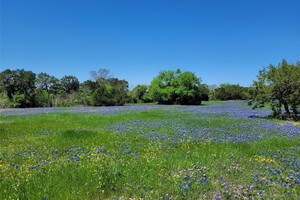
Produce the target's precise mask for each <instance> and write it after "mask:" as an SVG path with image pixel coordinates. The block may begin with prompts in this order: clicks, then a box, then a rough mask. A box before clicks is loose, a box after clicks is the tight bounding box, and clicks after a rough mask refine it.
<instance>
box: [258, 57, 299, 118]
mask: <svg viewBox="0 0 300 200" xmlns="http://www.w3.org/2000/svg"><path fill="white" fill-rule="evenodd" d="M257 77H258V80H257V81H254V83H253V86H254V87H255V94H254V99H253V100H254V101H256V102H257V103H256V105H255V106H254V108H255V107H263V106H264V104H265V103H266V102H270V103H271V106H272V110H273V115H274V116H276V117H284V116H282V113H281V107H283V108H284V110H285V116H286V117H288V118H289V117H291V110H292V111H293V114H294V115H293V116H294V118H297V114H298V112H299V111H298V110H299V105H300V65H299V64H298V63H297V64H296V65H294V64H289V63H287V61H286V60H282V62H281V63H279V64H278V66H277V67H276V66H274V65H269V66H268V67H267V68H264V69H263V70H260V71H259V75H258V76H257Z"/></svg>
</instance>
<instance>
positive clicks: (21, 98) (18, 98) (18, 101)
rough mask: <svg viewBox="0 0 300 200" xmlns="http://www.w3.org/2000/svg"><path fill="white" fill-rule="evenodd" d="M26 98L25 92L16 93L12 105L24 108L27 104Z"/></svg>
mask: <svg viewBox="0 0 300 200" xmlns="http://www.w3.org/2000/svg"><path fill="white" fill-rule="evenodd" d="M26 103H27V102H26V98H25V95H24V94H19V93H16V94H15V95H14V97H13V100H12V104H11V105H12V107H14V108H23V107H25V105H26Z"/></svg>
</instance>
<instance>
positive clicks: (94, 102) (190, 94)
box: [0, 60, 300, 118]
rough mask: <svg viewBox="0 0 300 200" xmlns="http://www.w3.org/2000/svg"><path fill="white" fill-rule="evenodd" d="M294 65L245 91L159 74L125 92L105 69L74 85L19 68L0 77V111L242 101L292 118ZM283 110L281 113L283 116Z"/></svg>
mask: <svg viewBox="0 0 300 200" xmlns="http://www.w3.org/2000/svg"><path fill="white" fill-rule="evenodd" d="M299 68H300V63H299V62H298V63H297V64H292V63H287V61H286V60H283V61H282V62H281V63H280V64H279V65H278V66H274V65H270V66H268V67H267V68H264V69H262V70H260V71H259V73H258V76H257V78H258V79H257V80H255V81H254V82H253V84H252V85H251V86H250V87H242V86H240V85H238V84H229V83H223V84H220V85H219V86H216V85H211V86H208V85H207V84H204V83H201V82H202V81H201V78H200V77H197V76H196V75H195V73H192V72H189V71H186V72H182V71H181V70H179V69H177V70H167V71H160V72H159V74H158V75H157V76H156V77H154V78H153V80H152V81H151V83H150V85H137V86H136V87H135V88H133V89H132V90H129V87H128V82H127V81H126V80H120V79H118V78H114V77H112V75H111V73H110V71H109V70H108V69H99V70H98V71H91V72H90V74H91V79H90V80H86V81H84V82H83V83H80V82H79V81H78V79H77V78H76V77H75V76H71V75H66V76H64V77H62V78H61V79H58V78H56V77H54V76H51V75H49V74H47V73H44V72H42V73H39V74H38V75H36V74H35V73H33V72H32V71H25V70H24V69H17V70H10V69H6V70H4V71H2V72H1V73H0V107H2V108H6V107H13V108H24V107H25V108H26V107H52V106H56V107H59V106H75V105H85V106H121V105H124V104H125V103H149V102H158V103H159V104H179V105H200V104H201V102H202V101H209V100H248V101H249V104H251V105H253V107H254V108H257V107H263V106H264V105H265V104H266V103H269V104H270V105H271V108H272V110H273V114H274V116H277V117H281V118H284V117H291V116H293V117H297V115H298V113H299V104H300V91H299V90H300V83H299V81H300V72H299ZM283 110H284V112H283Z"/></svg>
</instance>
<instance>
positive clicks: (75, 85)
mask: <svg viewBox="0 0 300 200" xmlns="http://www.w3.org/2000/svg"><path fill="white" fill-rule="evenodd" d="M60 82H61V85H62V88H63V90H64V91H65V92H66V93H68V94H70V93H72V92H77V91H78V90H79V81H78V79H77V78H76V77H75V76H64V77H63V78H61V80H60Z"/></svg>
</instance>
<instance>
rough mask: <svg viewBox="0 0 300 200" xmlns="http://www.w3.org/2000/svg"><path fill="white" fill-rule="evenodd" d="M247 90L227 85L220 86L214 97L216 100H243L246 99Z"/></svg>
mask: <svg viewBox="0 0 300 200" xmlns="http://www.w3.org/2000/svg"><path fill="white" fill-rule="evenodd" d="M246 92H247V88H244V87H242V86H239V85H238V84H237V85H231V84H229V83H223V84H220V85H219V87H218V88H217V89H216V90H215V95H216V98H217V99H218V100H222V101H223V100H244V99H246V98H247V94H246Z"/></svg>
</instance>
